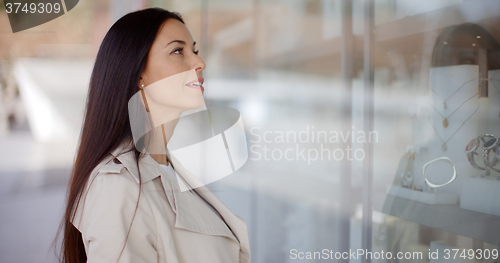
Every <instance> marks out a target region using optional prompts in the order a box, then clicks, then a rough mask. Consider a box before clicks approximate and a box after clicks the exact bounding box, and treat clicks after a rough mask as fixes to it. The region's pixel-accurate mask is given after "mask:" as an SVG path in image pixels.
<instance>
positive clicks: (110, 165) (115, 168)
mask: <svg viewBox="0 0 500 263" xmlns="http://www.w3.org/2000/svg"><path fill="white" fill-rule="evenodd" d="M108 159H109V160H105V163H104V164H103V165H102V166H101V167H100V168H99V169H98V171H99V173H101V174H120V173H122V172H123V171H124V170H125V165H124V164H123V163H122V162H121V161H120V160H118V159H117V158H116V157H113V156H111V158H108Z"/></svg>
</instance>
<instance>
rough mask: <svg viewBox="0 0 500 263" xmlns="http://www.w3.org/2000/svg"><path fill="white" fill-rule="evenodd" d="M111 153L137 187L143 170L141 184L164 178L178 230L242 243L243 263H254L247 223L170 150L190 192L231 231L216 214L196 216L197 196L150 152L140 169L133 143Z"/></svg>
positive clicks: (171, 156) (176, 167) (241, 255)
mask: <svg viewBox="0 0 500 263" xmlns="http://www.w3.org/2000/svg"><path fill="white" fill-rule="evenodd" d="M111 154H112V155H113V156H114V157H115V158H117V159H118V160H119V161H120V162H121V163H122V164H123V165H124V166H125V168H126V169H127V170H128V171H129V172H130V173H131V174H132V176H133V177H134V179H135V181H136V182H137V184H139V172H138V171H139V170H140V172H141V180H140V181H141V184H144V183H146V182H149V181H151V180H153V179H154V178H156V177H158V176H160V179H161V182H162V185H163V188H164V189H165V193H166V195H167V200H168V202H169V204H170V206H171V208H172V210H173V211H174V212H175V213H176V220H175V227H178V228H184V229H188V230H191V231H194V232H199V233H203V234H208V235H221V236H226V237H228V238H231V239H232V240H234V241H235V242H238V243H239V244H240V259H241V261H240V262H241V263H250V243H249V238H248V230H247V226H246V223H245V221H244V220H243V219H242V218H241V217H239V216H236V215H235V214H233V213H232V212H231V211H230V210H229V209H228V208H227V207H226V206H225V205H224V204H223V203H222V202H221V201H220V200H219V199H218V198H217V197H216V196H215V195H214V194H213V193H212V191H210V190H209V189H208V188H207V187H206V186H204V185H203V184H202V183H201V182H200V181H199V180H198V179H197V178H196V177H195V176H194V175H193V174H192V173H191V172H189V171H188V170H187V169H186V168H185V167H184V166H182V164H181V163H180V162H179V160H177V158H175V156H174V155H171V154H170V153H169V152H168V150H167V155H168V156H169V157H170V160H172V164H173V167H174V170H175V171H176V173H177V175H178V176H179V177H180V178H181V179H183V181H184V182H185V183H186V184H187V185H188V187H190V189H193V190H194V191H196V192H197V193H198V194H199V195H200V196H201V197H202V198H203V199H205V201H207V203H208V204H210V205H211V206H212V207H213V208H214V209H215V210H217V212H219V214H220V215H221V217H222V218H223V219H224V221H225V224H227V226H228V227H229V228H230V230H229V229H228V227H226V226H225V225H224V222H221V221H220V219H219V218H218V216H217V215H215V214H207V215H206V216H203V217H200V216H199V215H197V214H196V213H198V212H199V211H197V210H194V209H192V208H193V207H196V204H195V203H196V202H195V199H193V198H192V197H193V193H191V192H190V191H185V192H181V191H180V187H179V185H178V183H177V182H176V181H175V180H174V179H173V178H172V177H171V176H170V175H168V174H167V173H166V172H165V171H164V170H163V169H162V168H161V167H160V165H159V164H158V163H157V162H156V161H155V160H154V159H153V157H151V155H149V153H148V152H146V153H145V155H144V156H143V157H142V158H140V161H139V169H138V168H137V165H136V160H135V151H134V145H133V144H132V145H129V144H125V143H124V144H121V145H120V146H119V147H117V148H116V149H115V150H113V151H112V152H111Z"/></svg>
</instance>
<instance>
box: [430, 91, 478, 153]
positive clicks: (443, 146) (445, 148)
mask: <svg viewBox="0 0 500 263" xmlns="http://www.w3.org/2000/svg"><path fill="white" fill-rule="evenodd" d="M476 95H477V94H476ZM478 110H479V107H477V108H476V110H475V111H474V112H473V113H472V114H471V115H470V116H469V117H468V118H467V119H466V120H465V121H464V122H463V123H462V124H461V125H460V127H458V129H457V130H456V131H455V132H454V133H453V134H452V135H451V136H450V138H448V139H447V140H446V141H445V140H443V138H441V136H440V135H439V133H438V131H437V130H436V128H435V127H434V125H432V122H431V120H429V118H427V120H428V121H429V123H430V124H431V126H432V128H433V129H434V131H435V132H436V134H437V136H438V137H439V139H440V140H441V142H443V144H441V149H443V152H446V150H448V145H446V143H447V142H448V141H449V140H451V138H453V136H454V135H455V134H456V133H457V132H458V131H459V130H460V128H462V126H464V124H465V123H466V122H467V121H468V120H469V119H470V118H471V117H472V116H473V115H474V114H475V113H476V112H477V111H478Z"/></svg>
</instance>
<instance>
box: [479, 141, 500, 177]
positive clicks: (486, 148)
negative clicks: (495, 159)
mask: <svg viewBox="0 0 500 263" xmlns="http://www.w3.org/2000/svg"><path fill="white" fill-rule="evenodd" d="M498 141H499V140H498V138H497V137H494V136H493V137H491V138H490V139H488V140H487V141H486V142H484V140H483V142H484V144H483V160H484V165H485V167H487V168H486V169H485V171H486V176H489V175H490V169H492V170H495V171H497V170H496V169H495V168H493V166H494V165H495V164H496V163H490V159H489V155H490V152H491V151H492V150H493V152H494V150H495V149H496V148H497V146H498Z"/></svg>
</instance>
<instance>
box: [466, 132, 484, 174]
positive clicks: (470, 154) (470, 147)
mask: <svg viewBox="0 0 500 263" xmlns="http://www.w3.org/2000/svg"><path fill="white" fill-rule="evenodd" d="M479 146H480V141H479V138H475V139H472V140H471V141H470V142H469V143H468V144H467V146H466V147H465V153H466V154H467V159H468V160H469V163H470V164H471V165H472V167H474V168H476V169H478V170H484V167H481V166H479V165H477V164H476V160H475V159H474V155H479V154H478V153H477V152H476V150H477V148H479Z"/></svg>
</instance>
